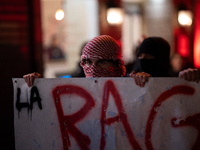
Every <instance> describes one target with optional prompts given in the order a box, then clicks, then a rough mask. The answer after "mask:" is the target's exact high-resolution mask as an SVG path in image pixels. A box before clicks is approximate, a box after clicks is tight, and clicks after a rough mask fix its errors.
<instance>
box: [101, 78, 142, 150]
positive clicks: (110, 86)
mask: <svg viewBox="0 0 200 150" xmlns="http://www.w3.org/2000/svg"><path fill="white" fill-rule="evenodd" d="M109 93H111V94H112V95H113V97H114V100H115V103H116V106H117V110H118V113H119V116H116V117H114V118H109V119H106V111H107V107H108V98H109ZM116 121H117V122H119V121H121V122H122V125H123V127H124V129H125V132H126V134H127V136H128V140H129V142H130V145H131V146H132V148H133V149H135V150H141V149H142V148H141V147H140V145H139V144H138V142H137V141H136V140H135V137H134V135H133V132H132V130H131V127H130V125H129V123H128V119H127V115H126V113H125V112H124V108H123V105H122V100H121V97H120V95H119V92H118V91H117V89H116V87H115V86H114V83H113V82H112V81H111V80H108V81H107V82H106V83H105V86H104V94H103V101H102V110H101V143H100V149H101V150H103V149H104V148H105V145H106V142H105V137H104V135H105V125H110V124H112V123H114V122H116Z"/></svg>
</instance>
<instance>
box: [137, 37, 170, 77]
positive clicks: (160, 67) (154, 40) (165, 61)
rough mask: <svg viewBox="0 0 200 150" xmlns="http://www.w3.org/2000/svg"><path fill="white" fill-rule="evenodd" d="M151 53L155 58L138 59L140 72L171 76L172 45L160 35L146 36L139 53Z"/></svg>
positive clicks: (156, 75) (154, 75)
mask: <svg viewBox="0 0 200 150" xmlns="http://www.w3.org/2000/svg"><path fill="white" fill-rule="evenodd" d="M142 53H144V54H151V55H153V56H154V57H155V58H154V59H137V64H138V66H139V69H140V72H146V73H149V74H150V75H151V76H152V77H169V74H168V69H169V54H170V46H169V44H168V42H167V41H166V40H164V39H163V38H160V37H149V38H146V39H145V40H144V41H143V42H142V43H141V45H140V47H139V49H138V53H137V56H139V54H142Z"/></svg>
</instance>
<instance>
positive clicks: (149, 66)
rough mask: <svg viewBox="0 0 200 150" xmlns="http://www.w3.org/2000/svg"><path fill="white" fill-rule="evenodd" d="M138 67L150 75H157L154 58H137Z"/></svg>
mask: <svg viewBox="0 0 200 150" xmlns="http://www.w3.org/2000/svg"><path fill="white" fill-rule="evenodd" d="M138 64H139V69H140V71H141V72H146V73H148V74H150V75H151V76H152V77H157V71H158V68H157V65H156V59H138Z"/></svg>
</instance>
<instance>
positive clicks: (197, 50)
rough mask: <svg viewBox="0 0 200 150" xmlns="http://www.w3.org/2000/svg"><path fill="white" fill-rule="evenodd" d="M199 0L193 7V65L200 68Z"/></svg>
mask: <svg viewBox="0 0 200 150" xmlns="http://www.w3.org/2000/svg"><path fill="white" fill-rule="evenodd" d="M199 41H200V2H197V4H196V8H195V24H194V66H195V67H196V68H200V42H199Z"/></svg>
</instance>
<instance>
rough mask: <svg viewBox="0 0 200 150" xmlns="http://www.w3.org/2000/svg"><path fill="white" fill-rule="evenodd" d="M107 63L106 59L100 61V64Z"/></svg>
mask: <svg viewBox="0 0 200 150" xmlns="http://www.w3.org/2000/svg"><path fill="white" fill-rule="evenodd" d="M106 63H107V62H106V61H104V60H101V61H99V64H100V65H105V64H106Z"/></svg>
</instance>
